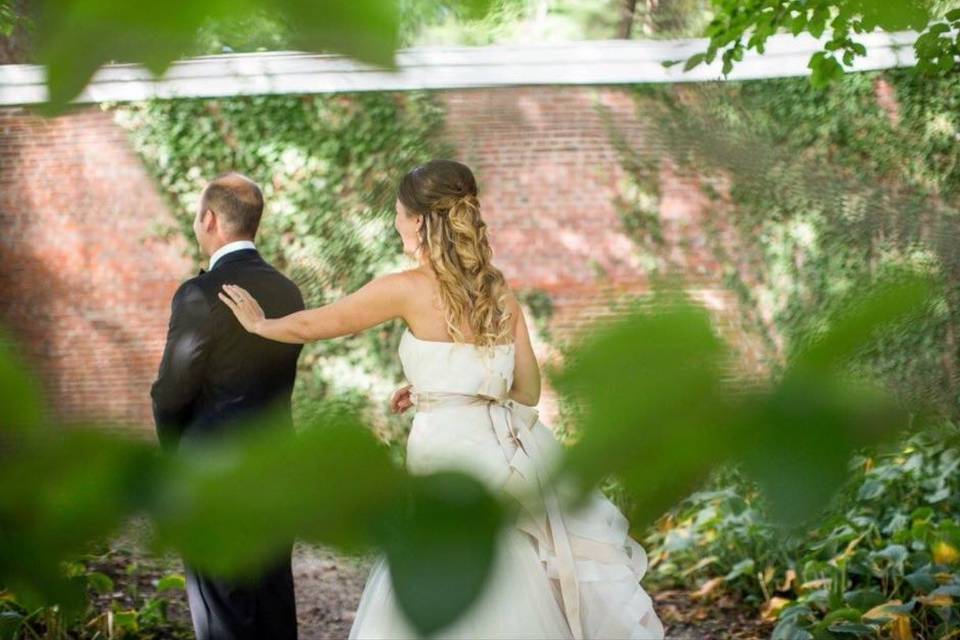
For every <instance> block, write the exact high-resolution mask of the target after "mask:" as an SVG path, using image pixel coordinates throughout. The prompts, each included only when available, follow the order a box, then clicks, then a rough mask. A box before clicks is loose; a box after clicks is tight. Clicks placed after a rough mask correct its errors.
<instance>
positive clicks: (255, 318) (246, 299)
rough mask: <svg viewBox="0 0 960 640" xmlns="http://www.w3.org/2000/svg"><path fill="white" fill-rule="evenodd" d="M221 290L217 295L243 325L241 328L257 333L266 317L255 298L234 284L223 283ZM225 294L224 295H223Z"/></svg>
mask: <svg viewBox="0 0 960 640" xmlns="http://www.w3.org/2000/svg"><path fill="white" fill-rule="evenodd" d="M223 292H224V293H219V294H217V295H219V296H220V299H221V300H223V303H224V304H225V305H227V306H228V307H230V310H231V311H233V315H235V316H237V320H239V321H240V324H242V325H243V328H244V329H246V330H247V331H249V332H250V333H259V331H258V329H259V328H260V324H261V323H262V322H263V321H264V320H265V319H266V316H265V315H264V314H263V309H261V308H260V305H259V304H257V301H256V299H255V298H254V297H253V296H252V295H250V293H249V292H248V291H247V290H246V289H244V288H242V287H238V286H236V285H234V284H225V285H223ZM224 294H226V295H224Z"/></svg>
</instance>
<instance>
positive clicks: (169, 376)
mask: <svg viewBox="0 0 960 640" xmlns="http://www.w3.org/2000/svg"><path fill="white" fill-rule="evenodd" d="M262 212H263V194H262V193H261V191H260V188H259V187H258V186H257V185H256V184H255V183H254V182H253V181H251V180H250V179H248V178H246V177H244V176H242V175H240V174H237V173H229V174H225V175H222V176H220V177H218V178H216V179H215V180H213V181H212V182H210V183H209V184H208V185H207V186H206V188H205V189H204V191H203V194H202V195H201V197H200V203H199V207H198V209H197V216H196V219H195V220H194V223H193V230H194V233H195V234H196V237H197V242H198V243H199V245H200V249H201V251H202V252H203V253H204V255H206V256H209V257H210V264H209V267H208V270H207V271H203V270H201V271H200V275H198V276H196V277H195V278H191V279H190V280H187V281H186V282H184V283H183V285H181V286H180V288H179V289H178V290H177V293H176V294H175V295H174V297H173V305H172V312H171V316H170V327H169V331H168V334H167V343H166V348H165V349H164V352H163V360H162V362H161V364H160V372H159V374H158V376H157V381H156V382H155V383H154V384H153V388H152V390H151V396H152V397H153V413H154V419H155V421H156V425H157V436H158V438H159V440H160V445H161V447H162V448H163V449H164V450H166V451H174V450H175V449H177V448H182V449H187V448H191V447H200V446H202V444H203V443H207V444H209V443H215V441H226V440H229V439H230V438H234V437H237V436H238V435H239V433H240V430H241V428H242V427H241V424H242V423H243V422H244V420H245V419H248V418H255V417H256V416H258V415H261V414H263V413H265V412H267V411H269V412H270V415H271V416H272V417H273V418H274V423H272V424H275V423H276V420H277V419H279V427H280V428H281V429H282V430H284V431H286V430H290V429H292V428H293V421H292V417H291V411H290V395H291V392H292V390H293V383H294V378H295V376H296V370H297V357H298V356H299V354H300V349H301V345H289V344H283V343H280V342H273V341H270V340H265V339H263V338H260V337H259V336H256V335H254V334H252V333H248V332H247V331H245V330H244V329H243V327H241V326H240V324H239V323H238V322H237V320H236V318H235V317H234V315H233V313H231V311H230V309H228V308H227V307H226V306H225V305H224V304H223V303H222V302H221V301H220V300H219V299H218V298H217V293H218V292H219V291H220V288H221V287H222V286H223V284H224V283H234V284H238V285H240V286H242V287H243V288H245V289H247V290H248V291H250V292H251V293H253V294H254V295H255V296H256V297H257V300H258V301H259V302H260V304H261V305H262V306H263V309H264V311H265V312H266V315H267V317H275V316H282V315H286V314H289V313H293V312H295V311H300V310H302V309H303V298H302V297H301V295H300V291H299V290H298V289H297V286H296V285H295V284H293V283H292V282H291V281H290V280H288V279H287V278H286V277H284V276H283V275H282V274H281V273H280V272H279V271H277V270H276V269H274V268H273V267H272V266H270V265H269V264H267V263H266V262H265V261H264V260H263V258H261V257H260V254H259V253H258V252H257V250H256V248H255V246H254V244H253V239H254V236H256V233H257V228H258V227H259V224H260V216H261V213H262ZM238 499H242V496H238ZM186 573H187V598H188V600H189V602H190V616H191V618H192V619H193V627H194V630H195V631H196V634H197V638H198V639H199V640H255V639H256V640H260V639H266V638H270V639H271V640H273V639H276V640H287V639H295V638H296V637H297V614H296V607H295V602H294V592H293V575H292V571H291V566H290V549H289V548H288V549H287V550H286V551H285V552H284V553H283V554H282V557H280V558H279V560H277V561H276V562H274V563H272V565H271V566H269V567H268V568H267V569H265V570H264V571H263V573H262V574H261V575H260V576H258V577H256V578H254V579H248V580H244V581H239V580H228V579H224V578H221V577H216V576H211V575H206V574H200V573H197V572H196V571H193V570H192V569H191V568H190V567H187V572H186Z"/></svg>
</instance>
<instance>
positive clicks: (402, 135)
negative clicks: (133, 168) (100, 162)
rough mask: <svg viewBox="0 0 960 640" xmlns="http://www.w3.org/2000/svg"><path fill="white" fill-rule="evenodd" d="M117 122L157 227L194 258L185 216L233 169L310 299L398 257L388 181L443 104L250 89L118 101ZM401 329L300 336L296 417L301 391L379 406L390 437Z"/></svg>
mask: <svg viewBox="0 0 960 640" xmlns="http://www.w3.org/2000/svg"><path fill="white" fill-rule="evenodd" d="M115 112H116V118H117V120H118V122H120V123H121V124H122V125H123V126H124V127H125V128H126V129H127V130H128V132H129V135H130V138H131V141H132V143H133V145H134V147H135V148H136V150H137V152H138V153H139V154H140V156H141V157H142V158H143V160H144V162H145V164H146V166H147V167H148V169H149V171H150V172H151V173H152V174H153V175H154V176H155V177H156V180H157V182H158V184H159V187H160V189H161V190H162V192H163V193H164V194H166V195H167V196H168V197H169V201H170V203H171V208H172V210H173V212H174V214H175V218H176V222H175V224H173V225H169V226H165V227H158V228H157V233H158V234H160V235H162V236H165V237H172V238H180V239H184V240H186V242H187V245H188V246H189V247H191V251H192V253H193V256H194V257H195V258H196V259H197V260H198V265H199V263H200V256H199V254H198V251H197V249H196V243H195V241H194V240H193V231H192V227H191V225H192V222H193V218H194V215H195V212H196V204H197V199H198V196H199V193H200V191H201V189H202V188H203V185H204V184H205V182H206V181H207V180H209V179H211V178H212V177H214V176H216V175H218V174H220V173H222V172H225V171H228V170H235V171H239V172H242V173H244V174H246V175H248V176H250V177H251V178H253V179H254V180H255V181H257V182H258V183H259V184H260V185H261V187H262V188H263V191H264V196H265V199H266V208H265V212H264V217H263V221H262V224H261V230H260V233H259V235H258V238H257V244H258V247H259V248H260V250H261V252H262V253H263V254H264V256H265V257H266V259H267V260H269V261H270V262H271V263H273V264H274V265H275V266H277V268H279V269H281V270H282V271H284V272H285V273H287V274H289V275H290V277H291V278H292V279H293V280H294V281H296V282H297V284H298V285H299V286H300V287H301V289H302V290H303V292H304V297H305V299H306V301H307V304H308V305H309V306H315V305H320V304H324V303H326V302H329V301H332V300H335V299H336V298H338V297H340V296H342V295H343V294H345V293H348V292H351V291H353V290H355V289H357V288H359V287H360V286H361V285H362V284H364V283H365V282H367V281H368V280H370V279H371V278H373V277H375V276H377V275H380V274H382V273H384V272H388V271H393V270H397V269H399V268H404V267H405V266H408V264H407V260H406V258H404V257H403V255H402V252H401V248H400V243H399V239H398V237H397V235H396V231H395V230H394V229H393V215H394V200H395V186H396V184H397V181H398V180H399V178H400V176H401V175H402V174H403V173H404V172H405V171H407V170H409V169H410V168H411V167H413V166H415V165H416V164H419V163H421V162H424V161H426V160H428V159H430V158H432V157H435V156H439V155H443V154H444V152H445V148H444V146H443V144H442V143H441V142H440V139H439V137H438V135H437V134H438V132H439V129H440V127H441V126H442V124H443V111H442V109H441V107H440V106H439V105H438V102H437V101H436V100H435V99H434V97H433V96H431V95H429V94H421V93H408V94H403V95H400V94H374V93H369V94H358V95H336V96H256V97H240V98H228V99H222V100H168V101H153V102H145V103H139V104H131V105H123V106H118V107H115ZM399 330H400V327H399V326H398V325H397V324H389V325H385V326H383V327H381V328H380V329H378V330H376V331H368V332H364V333H363V334H360V335H357V336H353V337H348V338H343V339H339V340H331V341H324V342H320V343H316V344H313V345H308V346H307V347H306V349H305V351H304V355H303V356H302V358H301V372H300V375H299V376H298V383H297V388H296V391H295V406H296V410H297V413H298V418H300V419H303V418H306V417H309V416H305V415H304V414H305V413H307V412H309V411H310V406H311V401H313V400H321V399H323V398H328V397H333V396H334V395H335V396H336V397H337V399H338V401H343V402H347V403H354V404H365V403H367V402H369V398H372V399H373V400H374V401H376V399H378V398H379V399H382V400H383V402H382V403H376V402H375V403H374V404H376V405H377V406H376V410H374V411H372V412H371V414H372V415H371V416H370V417H371V419H372V420H373V422H374V423H375V424H376V425H377V427H378V429H380V430H381V433H380V435H381V436H382V437H385V438H386V439H387V440H390V441H396V440H398V435H399V434H400V429H401V426H400V425H401V424H402V422H401V421H399V420H391V419H390V418H389V417H388V415H387V412H386V410H385V408H386V401H387V399H388V397H389V393H390V392H391V391H392V390H393V388H394V385H395V384H397V382H398V381H399V376H400V370H399V363H398V361H397V358H396V344H397V342H398V340H399V335H400V334H399Z"/></svg>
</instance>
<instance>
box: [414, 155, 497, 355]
mask: <svg viewBox="0 0 960 640" xmlns="http://www.w3.org/2000/svg"><path fill="white" fill-rule="evenodd" d="M397 192H398V193H397V196H398V198H399V200H400V202H401V203H402V204H403V206H404V208H406V209H407V211H408V212H409V213H410V214H411V215H418V214H419V215H422V216H423V217H424V224H423V225H422V226H421V227H420V243H421V244H420V246H421V248H422V250H425V251H426V255H427V257H428V259H429V262H430V265H431V267H432V268H433V271H434V272H435V273H436V276H437V280H438V282H439V285H440V300H441V303H442V305H443V310H444V313H445V315H446V321H447V330H448V331H449V332H450V335H451V337H453V339H454V341H455V342H465V341H466V339H465V338H464V336H463V332H462V331H461V327H463V326H465V325H466V326H468V327H469V328H470V332H471V333H472V334H473V336H472V338H473V343H474V344H476V345H478V346H493V345H496V344H501V343H503V342H504V341H505V340H506V339H507V338H508V337H509V336H510V313H509V311H507V308H506V295H507V284H506V280H505V279H504V277H503V274H502V273H501V272H500V270H499V269H497V268H496V267H494V266H493V262H492V256H493V252H492V251H491V249H490V243H489V241H488V240H487V224H486V223H485V222H484V221H483V218H482V217H481V215H480V201H479V199H478V198H477V181H476V179H475V178H474V177H473V172H471V171H470V169H469V167H467V166H466V165H464V164H461V163H459V162H454V161H452V160H433V161H431V162H428V163H426V164H424V165H422V166H419V167H417V168H416V169H414V170H412V171H410V172H409V173H407V174H406V175H405V176H403V178H402V179H401V180H400V186H399V188H398V190H397Z"/></svg>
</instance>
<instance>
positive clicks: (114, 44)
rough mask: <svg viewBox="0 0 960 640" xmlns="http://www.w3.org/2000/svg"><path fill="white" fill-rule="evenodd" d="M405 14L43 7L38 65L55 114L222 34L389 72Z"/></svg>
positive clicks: (470, 9)
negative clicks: (105, 84) (127, 71)
mask: <svg viewBox="0 0 960 640" xmlns="http://www.w3.org/2000/svg"><path fill="white" fill-rule="evenodd" d="M3 6H4V7H6V6H7V5H6V4H4V5H3ZM446 6H453V7H458V8H462V10H463V11H465V12H466V14H467V15H470V16H475V15H482V14H483V13H484V12H485V11H486V9H487V6H488V0H461V1H458V2H453V3H448V4H447V5H446ZM398 9H399V7H398V4H397V2H395V1H394V0H354V1H352V2H337V1H335V0H326V1H320V2H317V1H310V0H241V1H240V2H237V1H236V0H231V1H229V2H228V1H226V0H204V1H203V2H197V1H196V0H177V1H176V2H172V3H171V2H166V3H161V4H148V5H142V4H139V3H129V2H124V1H123V0H106V1H105V0H43V2H42V3H41V4H40V8H39V11H38V17H37V20H36V46H37V51H36V57H37V59H38V60H39V61H40V63H41V64H43V65H45V66H46V67H47V85H48V88H49V92H50V97H49V105H48V108H49V109H48V110H49V111H50V112H51V113H53V112H57V111H60V110H62V109H63V108H64V106H65V105H66V104H67V103H68V102H69V101H70V100H72V99H73V98H74V97H76V95H77V94H79V93H80V91H82V90H83V87H84V86H86V84H87V82H88V81H89V80H90V77H91V76H92V75H93V73H94V71H96V70H97V68H98V67H100V66H101V65H103V64H106V63H108V62H114V61H121V62H140V63H143V64H144V65H146V67H147V68H148V69H150V70H151V71H152V72H153V73H154V74H158V75H159V74H161V73H163V72H164V71H165V70H166V69H167V67H168V66H169V65H170V63H171V62H172V61H173V60H175V59H176V58H178V57H180V56H183V55H185V54H189V53H192V52H195V51H196V50H197V49H198V46H199V47H200V48H203V47H204V45H213V46H216V44H218V42H217V41H218V39H219V37H218V36H217V34H218V33H219V34H224V33H230V32H231V30H237V31H240V34H236V33H231V34H230V36H229V38H230V39H233V38H237V41H239V42H240V43H241V47H242V48H247V47H248V46H251V45H252V46H253V47H254V48H256V47H258V46H260V43H266V45H267V46H270V45H274V44H277V43H280V42H282V43H284V44H285V45H287V46H286V47H284V48H294V49H303V50H307V51H320V52H325V51H333V52H337V53H342V54H345V55H349V56H352V57H354V58H357V59H359V60H362V61H365V62H370V63H373V64H376V65H380V66H383V67H387V68H389V67H392V66H393V53H394V50H395V49H396V48H397V46H398V44H399V24H400V15H399V10H398ZM7 13H8V12H7ZM0 15H5V14H0ZM264 16H269V18H268V19H267V21H266V24H265V25H257V24H256V21H257V20H259V19H260V18H262V17H264ZM5 22H9V21H8V20H5V21H4V22H0V26H3V25H4V24H5ZM218 25H220V26H218ZM249 36H252V37H249ZM265 36H266V37H265ZM225 44H227V46H229V43H225ZM221 50H222V44H221ZM217 52H219V51H217Z"/></svg>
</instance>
